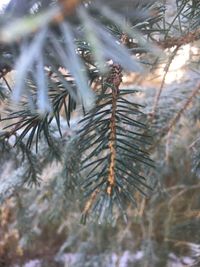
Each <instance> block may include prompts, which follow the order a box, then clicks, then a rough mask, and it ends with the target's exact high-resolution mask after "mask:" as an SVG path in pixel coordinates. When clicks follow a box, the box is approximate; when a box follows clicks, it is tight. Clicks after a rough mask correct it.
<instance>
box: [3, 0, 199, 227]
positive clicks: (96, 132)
mask: <svg viewBox="0 0 200 267" xmlns="http://www.w3.org/2000/svg"><path fill="white" fill-rule="evenodd" d="M165 5H166V3H165V1H145V0H144V1H137V0H126V1H123V4H122V1H118V0H115V1H114V0H107V1H100V0H96V1H78V0H76V1H75V0H58V1H53V0H52V1H50V0H45V1H37V0H32V1H25V0H16V1H14V0H11V1H10V3H9V4H8V5H7V6H6V7H5V8H4V10H3V11H2V18H1V21H0V23H1V30H0V52H1V53H0V69H1V72H0V75H1V76H0V78H1V79H2V81H4V83H2V85H1V88H0V97H1V107H2V110H1V125H2V126H1V127H2V128H1V135H0V149H1V155H2V158H1V164H2V166H5V162H6V161H7V160H8V158H10V157H11V158H12V159H13V161H14V162H15V167H16V171H15V173H14V175H13V176H11V177H6V179H3V180H2V182H1V185H0V200H1V202H3V201H4V200H5V199H6V198H9V197H11V196H15V195H17V194H18V192H19V194H20V192H21V190H23V188H27V185H33V184H35V185H36V186H38V184H42V183H43V181H42V179H41V177H42V174H43V173H44V172H45V170H46V168H47V167H48V166H49V164H55V162H56V163H57V166H59V167H58V169H59V172H57V173H56V174H54V175H51V176H52V177H51V179H49V181H48V184H49V185H48V186H49V187H48V186H47V190H46V193H45V194H46V196H43V197H44V198H48V197H51V198H52V199H53V203H54V205H53V206H52V207H51V208H52V211H53V212H52V213H53V216H56V213H57V214H58V215H57V216H59V214H60V213H59V212H62V210H63V208H64V207H65V205H68V204H66V203H65V202H66V201H68V197H69V195H70V194H71V193H72V195H73V194H76V196H77V197H78V199H79V201H80V202H79V205H80V209H81V210H82V217H81V221H82V222H83V223H85V222H86V219H87V218H88V216H89V215H90V218H94V220H96V221H98V222H100V223H101V222H103V221H105V220H106V221H108V222H113V220H114V219H115V218H117V217H118V216H119V214H120V215H122V216H123V218H124V219H125V220H127V215H126V210H127V206H128V205H129V203H132V204H133V206H134V207H135V206H137V202H138V201H140V200H139V196H138V193H140V194H141V195H143V196H144V197H148V196H149V195H151V194H152V190H153V189H154V188H155V186H156V184H157V180H156V179H155V178H154V177H153V174H152V169H153V168H154V166H155V165H156V162H154V161H153V160H152V159H151V153H152V151H153V152H154V151H155V150H156V147H157V145H158V143H159V142H160V141H161V140H162V139H163V138H164V137H165V136H166V135H167V134H168V133H169V132H170V130H171V129H172V127H173V126H174V125H175V124H176V122H177V121H178V120H179V118H180V116H181V114H182V113H183V112H184V110H185V109H186V108H187V107H188V106H189V104H190V103H191V101H193V98H194V97H196V96H197V94H198V93H199V88H200V84H197V87H196V88H195V89H194V90H193V91H192V92H191V94H189V95H187V99H186V100H185V104H184V106H183V107H182V108H181V109H179V110H178V111H176V110H173V107H172V108H171V109H169V112H168V114H167V117H166V114H162V112H161V113H160V114H159V113H158V112H157V111H158V109H159V100H160V97H161V93H162V90H163V86H164V83H165V77H166V75H167V73H168V70H169V67H170V64H171V62H172V61H173V59H174V57H175V55H176V54H177V53H178V51H179V50H180V49H181V47H182V46H183V45H185V44H189V43H192V42H194V41H197V40H199V36H200V31H199V19H200V4H199V1H189V0H179V1H176V14H175V16H174V19H173V20H172V21H171V22H169V21H168V20H167V18H166V14H165V10H166V9H165ZM165 53H166V55H167V63H166V67H165V70H164V76H163V82H162V85H161V87H160V90H159V91H158V92H157V94H156V96H155V98H154V99H153V101H152V102H153V105H152V102H151V103H146V104H147V108H145V107H143V106H142V105H141V103H139V102H138V94H139V93H138V87H137V86H133V88H123V87H122V86H121V84H122V80H123V76H125V75H126V73H129V72H134V73H144V72H146V73H148V72H150V71H151V72H153V71H154V70H155V69H156V68H157V67H158V66H159V64H161V63H162V62H163V61H164V60H166V59H165ZM11 71H12V73H13V72H15V73H14V85H10V83H9V81H8V80H7V78H6V77H7V74H8V73H9V72H11ZM149 99H150V98H148V99H146V102H148V100H149ZM168 99H169V98H168ZM168 99H167V101H168ZM151 100H152V99H151ZM171 113H173V114H174V116H173V118H172V119H170V118H171V116H169V114H171ZM157 116H160V117H157ZM76 121H78V123H76ZM160 127H161V129H162V130H160ZM153 136H155V138H153ZM195 144H196V143H195ZM198 159H199V156H197V160H196V163H195V164H196V165H195V168H196V169H198V168H199V164H200V163H199V160H198ZM53 166H55V165H53ZM2 168H4V167H2ZM30 190H31V189H30Z"/></svg>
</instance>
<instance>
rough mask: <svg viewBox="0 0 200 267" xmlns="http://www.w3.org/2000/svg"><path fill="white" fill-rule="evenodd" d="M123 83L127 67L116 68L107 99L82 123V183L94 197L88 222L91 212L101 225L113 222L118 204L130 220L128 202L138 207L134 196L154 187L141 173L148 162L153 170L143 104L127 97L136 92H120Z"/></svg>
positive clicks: (87, 210) (109, 80)
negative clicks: (146, 148)
mask: <svg viewBox="0 0 200 267" xmlns="http://www.w3.org/2000/svg"><path fill="white" fill-rule="evenodd" d="M121 79H122V74H121V67H120V66H119V65H117V64H114V65H113V66H112V70H111V73H110V74H109V76H108V78H107V79H106V80H105V82H104V86H105V87H106V88H107V91H108V93H104V95H103V96H101V98H100V99H101V101H100V102H99V103H98V105H97V106H96V108H95V109H94V110H93V111H92V112H91V113H88V114H86V116H85V118H84V119H82V121H81V123H82V124H83V128H82V129H81V130H80V131H79V142H78V149H79V153H81V154H82V155H85V156H83V158H82V160H81V166H82V168H81V173H82V176H83V177H82V179H81V182H80V185H81V186H82V188H83V192H84V196H85V197H86V198H88V200H87V201H86V204H85V208H84V209H83V214H82V222H83V223H85V222H86V219H87V217H88V215H89V214H92V215H94V216H97V217H98V219H99V221H100V222H101V221H102V220H104V219H105V218H107V219H108V220H112V216H113V208H114V204H116V205H117V206H118V208H119V210H121V212H122V214H123V216H124V218H125V217H126V215H125V210H124V208H123V205H124V204H125V203H126V200H129V201H131V202H132V203H133V204H134V205H136V200H135V199H134V192H135V191H139V192H141V193H142V194H144V195H145V188H146V189H149V186H148V184H147V183H146V182H145V178H144V177H143V176H142V175H141V174H140V166H141V165H142V164H147V165H149V166H153V164H152V162H151V160H150V159H149V155H148V153H146V152H145V151H144V150H143V149H142V144H143V143H144V140H145V138H146V137H144V136H143V134H142V133H140V132H139V129H145V128H146V127H145V125H144V124H142V123H141V122H139V120H136V119H135V116H137V115H140V116H141V112H140V111H139V109H138V108H139V106H138V105H137V104H134V103H132V102H130V101H128V100H127V99H126V95H129V94H131V93H134V92H135V91H134V90H122V89H119V85H120V83H121ZM109 91H110V93H109Z"/></svg>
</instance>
